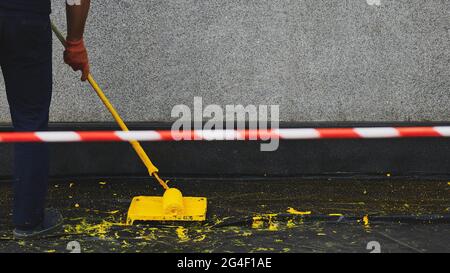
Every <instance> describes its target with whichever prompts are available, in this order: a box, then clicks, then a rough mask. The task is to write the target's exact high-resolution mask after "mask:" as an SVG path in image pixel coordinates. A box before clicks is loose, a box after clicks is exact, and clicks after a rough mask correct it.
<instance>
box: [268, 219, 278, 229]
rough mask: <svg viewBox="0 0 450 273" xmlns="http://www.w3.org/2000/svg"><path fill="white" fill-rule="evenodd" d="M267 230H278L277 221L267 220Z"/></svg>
mask: <svg viewBox="0 0 450 273" xmlns="http://www.w3.org/2000/svg"><path fill="white" fill-rule="evenodd" d="M269 230H270V231H277V230H278V223H276V222H273V221H269Z"/></svg>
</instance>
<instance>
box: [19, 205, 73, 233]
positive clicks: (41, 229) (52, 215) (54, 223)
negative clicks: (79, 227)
mask: <svg viewBox="0 0 450 273" xmlns="http://www.w3.org/2000/svg"><path fill="white" fill-rule="evenodd" d="M63 221H64V219H63V217H62V215H61V213H60V212H59V211H58V210H57V209H46V210H45V212H44V220H43V221H42V223H41V224H40V225H38V226H37V227H35V228H33V229H27V230H23V229H18V228H16V229H14V231H13V235H14V238H16V239H27V238H32V237H38V236H41V235H44V234H47V233H50V232H51V231H53V230H54V229H56V228H57V227H59V226H61V225H62V223H63Z"/></svg>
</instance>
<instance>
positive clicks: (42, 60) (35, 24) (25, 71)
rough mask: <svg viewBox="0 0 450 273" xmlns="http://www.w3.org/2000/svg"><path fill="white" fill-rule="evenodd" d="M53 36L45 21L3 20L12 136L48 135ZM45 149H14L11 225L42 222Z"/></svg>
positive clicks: (44, 18) (46, 166)
mask: <svg viewBox="0 0 450 273" xmlns="http://www.w3.org/2000/svg"><path fill="white" fill-rule="evenodd" d="M51 41H52V36H51V28H50V20H49V17H48V16H41V15H31V14H30V15H26V14H24V15H16V16H11V17H8V18H3V37H2V43H3V45H2V50H3V54H2V55H3V57H4V58H3V59H2V71H3V76H4V79H5V85H6V92H7V98H8V103H9V106H10V112H11V118H12V122H13V126H14V129H15V130H16V131H43V130H47V126H48V116H49V107H50V100H51V93H52V60H51V57H52V42H51ZM48 171H49V151H48V147H47V145H46V144H16V145H15V159H14V176H15V181H14V205H13V220H14V225H15V226H16V228H20V229H29V228H34V227H36V226H37V225H39V224H41V222H42V221H43V218H44V207H45V198H46V193H47V188H48V185H47V184H48Z"/></svg>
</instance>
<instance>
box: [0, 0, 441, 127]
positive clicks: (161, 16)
mask: <svg viewBox="0 0 450 273" xmlns="http://www.w3.org/2000/svg"><path fill="white" fill-rule="evenodd" d="M63 2H64V1H63V0H59V1H56V0H54V1H53V4H54V7H53V15H52V18H53V20H54V21H55V22H56V24H57V25H59V26H61V28H63V29H64V26H65V21H64V20H65V17H64V10H63ZM92 2H93V6H92V11H91V16H90V18H89V23H88V28H87V33H86V40H87V45H88V47H89V53H90V56H91V62H92V72H93V74H94V77H95V78H96V79H97V81H98V82H99V83H100V85H101V86H102V87H104V91H105V92H106V93H107V94H108V95H109V96H110V98H111V100H112V101H113V103H114V104H115V105H116V106H117V108H118V109H119V111H120V112H121V113H122V114H123V116H124V118H125V119H126V120H130V121H169V120H171V118H170V112H171V109H172V107H173V106H174V105H176V104H187V105H192V104H193V97H194V96H201V97H203V100H204V103H205V104H209V103H214V104H220V105H225V104H244V105H247V104H279V105H280V109H281V113H280V116H281V119H282V120H283V121H411V120H412V121H445V120H447V121H448V120H450V111H449V105H450V93H449V91H450V19H449V16H450V4H449V1H448V0H202V1H199V0H93V1H92ZM378 4H379V5H378ZM61 56H62V47H61V46H60V45H59V44H58V43H57V42H56V39H55V42H54V64H55V69H54V76H55V77H54V82H55V85H54V96H53V106H52V116H51V119H52V120H53V121H66V122H69V121H109V120H111V118H110V116H109V115H108V113H107V112H106V111H105V110H104V109H103V107H102V106H101V105H100V103H99V101H98V99H97V97H96V96H95V95H94V94H93V92H91V90H90V88H89V87H88V86H87V85H86V84H81V83H80V82H78V75H75V74H74V73H73V72H71V70H70V69H69V68H67V67H66V66H65V65H64V64H63V63H62V58H61ZM0 86H2V87H1V88H2V89H3V84H1V85H0ZM8 120H9V115H8V111H7V107H6V99H5V94H4V92H3V90H0V122H7V121H8Z"/></svg>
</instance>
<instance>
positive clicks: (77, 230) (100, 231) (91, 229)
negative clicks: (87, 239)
mask: <svg viewBox="0 0 450 273" xmlns="http://www.w3.org/2000/svg"><path fill="white" fill-rule="evenodd" d="M113 226H124V224H122V223H112V222H108V221H105V220H103V221H102V222H101V223H99V224H90V223H88V222H87V221H86V219H82V220H81V222H80V223H79V224H77V225H74V226H72V225H70V226H69V225H67V226H65V229H64V232H65V233H74V234H85V235H88V236H92V237H99V238H101V239H104V238H105V237H106V235H107V234H108V232H109V231H110V229H111V227H113Z"/></svg>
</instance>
